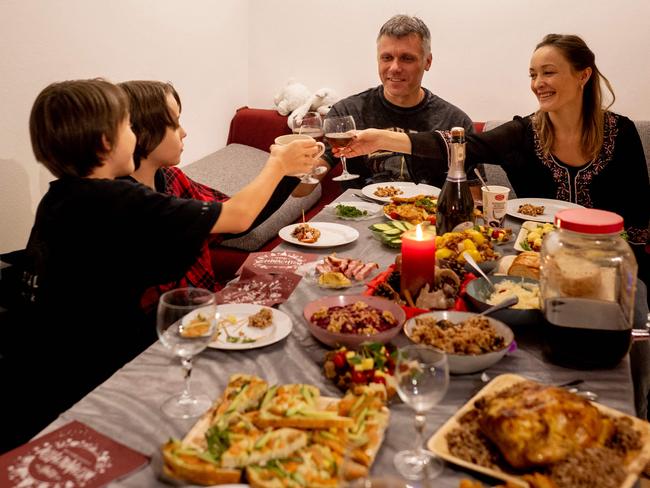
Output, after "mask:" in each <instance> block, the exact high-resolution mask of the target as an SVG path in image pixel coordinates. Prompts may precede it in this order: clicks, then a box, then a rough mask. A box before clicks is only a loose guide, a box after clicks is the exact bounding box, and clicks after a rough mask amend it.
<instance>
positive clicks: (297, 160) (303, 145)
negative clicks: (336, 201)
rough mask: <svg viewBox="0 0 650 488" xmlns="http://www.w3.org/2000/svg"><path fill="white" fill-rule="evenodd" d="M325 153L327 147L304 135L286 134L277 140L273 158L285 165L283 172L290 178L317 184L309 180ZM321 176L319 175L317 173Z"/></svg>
mask: <svg viewBox="0 0 650 488" xmlns="http://www.w3.org/2000/svg"><path fill="white" fill-rule="evenodd" d="M324 152H325V145H324V144H323V143H322V142H317V141H316V140H315V139H314V138H312V137H310V136H307V135H304V134H286V135H283V136H279V137H276V138H275V144H274V145H273V146H271V156H273V157H276V158H278V159H279V160H280V161H281V162H282V163H283V168H284V169H283V172H284V174H285V175H288V176H297V177H300V178H302V179H301V181H302V182H303V183H309V184H316V183H318V180H316V181H315V182H312V181H310V180H309V178H310V177H311V174H312V173H313V172H314V168H316V167H317V164H318V158H319V157H320V156H321V155H322V154H323V153H324ZM316 174H319V173H316Z"/></svg>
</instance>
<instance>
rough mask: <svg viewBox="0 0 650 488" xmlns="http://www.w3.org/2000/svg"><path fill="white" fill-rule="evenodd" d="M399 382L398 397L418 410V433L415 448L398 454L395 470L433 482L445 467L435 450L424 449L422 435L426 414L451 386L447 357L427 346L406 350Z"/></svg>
mask: <svg viewBox="0 0 650 488" xmlns="http://www.w3.org/2000/svg"><path fill="white" fill-rule="evenodd" d="M395 379H396V380H397V394H398V395H399V397H400V398H401V399H402V401H403V402H404V403H406V404H407V405H408V406H410V407H411V408H412V409H413V410H415V431H416V432H417V437H416V443H415V447H414V448H413V449H409V450H405V451H400V452H398V453H397V454H395V459H394V460H393V462H394V464H395V468H396V469H397V471H398V472H399V473H400V474H401V475H402V476H403V477H404V478H406V479H409V480H421V479H433V478H435V477H437V476H438V475H439V474H440V473H441V472H442V469H443V466H444V465H443V463H442V461H441V460H440V459H439V458H438V457H436V456H435V455H434V454H433V453H432V452H431V451H428V450H426V449H424V448H423V447H422V446H423V439H422V432H423V430H424V425H425V423H426V412H427V411H429V410H431V409H432V408H433V407H435V406H436V405H437V404H438V402H440V400H442V398H443V397H444V396H445V393H447V388H448V387H449V366H448V363H447V356H446V355H445V353H444V352H442V351H438V350H436V349H433V348H430V347H427V346H417V345H414V346H406V347H403V348H401V349H399V351H398V357H397V363H396V365H395Z"/></svg>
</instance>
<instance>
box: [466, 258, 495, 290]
mask: <svg viewBox="0 0 650 488" xmlns="http://www.w3.org/2000/svg"><path fill="white" fill-rule="evenodd" d="M463 257H464V258H465V261H466V262H467V263H469V265H470V266H471V267H472V268H474V269H475V270H476V271H478V273H479V274H480V275H481V276H482V277H483V278H485V281H487V282H488V283H489V284H490V287H492V289H493V290H494V283H492V281H491V280H490V278H488V276H487V275H486V274H485V273H484V272H483V270H482V269H481V268H479V265H478V264H477V263H476V261H474V258H473V257H472V256H471V255H470V254H469V253H468V252H467V251H465V252H464V253H463Z"/></svg>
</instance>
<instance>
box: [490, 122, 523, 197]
mask: <svg viewBox="0 0 650 488" xmlns="http://www.w3.org/2000/svg"><path fill="white" fill-rule="evenodd" d="M505 122H507V121H506V120H488V121H487V122H485V126H484V127H483V132H487V131H489V130H492V129H494V128H495V127H498V126H500V125H501V124H503V123H505ZM483 168H485V176H486V178H487V181H486V183H487V184H488V185H501V186H506V187H508V188H510V194H509V195H508V198H509V199H514V198H517V195H516V194H515V190H514V189H513V188H512V184H511V183H510V180H509V179H508V176H507V175H506V172H505V171H503V170H502V169H501V166H497V165H496V164H485V165H483Z"/></svg>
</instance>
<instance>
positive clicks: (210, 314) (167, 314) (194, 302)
mask: <svg viewBox="0 0 650 488" xmlns="http://www.w3.org/2000/svg"><path fill="white" fill-rule="evenodd" d="M216 329H217V302H216V297H215V294H214V293H213V292H211V291H210V290H205V289H203V288H177V289H175V290H170V291H168V292H166V293H163V294H162V295H161V297H160V300H159V302H158V314H157V318H156V330H157V332H158V337H159V338H160V342H161V343H162V344H163V345H164V346H165V347H166V348H167V349H169V350H171V351H172V353H173V354H174V355H175V356H178V357H179V358H180V360H181V364H182V365H183V369H184V371H185V388H184V390H183V392H182V393H181V394H180V395H175V396H172V397H171V398H169V399H167V400H166V401H165V402H164V403H163V405H162V407H161V408H162V411H163V412H164V413H165V415H167V416H169V417H172V418H184V419H186V418H193V417H198V416H199V415H201V414H202V413H203V412H204V411H205V410H207V409H208V407H210V405H211V404H212V400H211V399H210V398H209V397H207V396H205V395H193V394H192V392H191V390H190V378H191V375H192V359H193V358H194V356H196V355H197V354H198V353H200V352H201V351H203V350H204V349H205V348H206V347H207V346H208V344H209V343H210V342H211V341H212V337H213V336H214V333H215V332H216Z"/></svg>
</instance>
